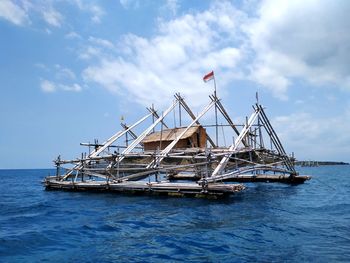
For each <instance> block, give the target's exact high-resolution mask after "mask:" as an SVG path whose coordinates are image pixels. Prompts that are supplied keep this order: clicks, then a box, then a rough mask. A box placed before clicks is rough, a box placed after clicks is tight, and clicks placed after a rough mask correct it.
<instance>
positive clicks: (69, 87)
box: [40, 79, 82, 93]
mask: <svg viewBox="0 0 350 263" xmlns="http://www.w3.org/2000/svg"><path fill="white" fill-rule="evenodd" d="M40 88H41V90H42V91H43V92H45V93H53V92H56V91H60V90H63V91H72V92H80V91H82V87H81V86H80V85H79V84H77V83H73V84H60V83H54V82H52V81H49V80H45V79H42V80H41V81H40Z"/></svg>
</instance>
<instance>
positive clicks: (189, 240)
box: [0, 166, 350, 262]
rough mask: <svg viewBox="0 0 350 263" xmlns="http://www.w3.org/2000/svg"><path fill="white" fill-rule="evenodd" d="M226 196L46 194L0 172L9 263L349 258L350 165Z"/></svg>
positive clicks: (14, 174)
mask: <svg viewBox="0 0 350 263" xmlns="http://www.w3.org/2000/svg"><path fill="white" fill-rule="evenodd" d="M299 170H300V171H301V174H308V175H312V176H313V179H312V180H311V181H308V182H306V183H305V184H302V185H298V186H290V185H285V184H278V183H256V184H246V186H247V189H246V190H245V191H243V192H242V193H240V194H237V195H235V196H233V197H230V198H229V199H226V200H219V201H218V200H205V199H196V198H174V197H156V196H132V195H121V194H113V193H74V192H60V191H45V190H44V188H43V187H42V185H41V184H40V181H41V180H42V179H43V177H44V176H46V175H47V174H48V173H49V172H51V174H53V173H54V172H53V171H50V170H0V180H1V184H0V211H1V214H0V261H1V262H135V261H136V262H174V261H193V262H196V261H197V262H248V261H253V262H255V261H259V262H281V261H283V262H302V261H308V262H340V261H344V262H346V261H347V262H349V261H350V166H323V167H309V168H300V169H299Z"/></svg>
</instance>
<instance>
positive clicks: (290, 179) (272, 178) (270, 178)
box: [168, 174, 311, 184]
mask: <svg viewBox="0 0 350 263" xmlns="http://www.w3.org/2000/svg"><path fill="white" fill-rule="evenodd" d="M168 179H169V180H172V181H175V180H193V181H197V180H199V179H200V177H199V176H196V175H191V174H174V175H170V176H168ZM310 179H311V176H307V175H296V176H290V175H286V174H281V175H271V174H258V175H237V176H232V177H230V178H228V179H223V180H222V181H223V182H239V183H249V182H252V183H254V182H265V183H285V184H303V183H304V182H305V181H307V180H310ZM218 182H221V180H218Z"/></svg>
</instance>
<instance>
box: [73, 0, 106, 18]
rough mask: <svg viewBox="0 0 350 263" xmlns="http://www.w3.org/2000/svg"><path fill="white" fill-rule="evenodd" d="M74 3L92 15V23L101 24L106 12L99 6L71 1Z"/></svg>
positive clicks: (79, 0) (78, 0) (76, 0)
mask: <svg viewBox="0 0 350 263" xmlns="http://www.w3.org/2000/svg"><path fill="white" fill-rule="evenodd" d="M70 2H72V3H74V4H75V5H76V6H77V7H78V8H79V9H80V10H83V11H86V12H89V13H90V14H91V21H92V22H94V23H100V22H101V18H102V17H103V16H104V15H105V11H104V10H103V8H102V7H100V6H99V5H97V4H90V3H86V2H85V1H81V0H74V1H70Z"/></svg>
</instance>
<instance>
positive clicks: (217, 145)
mask: <svg viewBox="0 0 350 263" xmlns="http://www.w3.org/2000/svg"><path fill="white" fill-rule="evenodd" d="M213 72H214V71H213ZM213 79H214V97H215V133H216V147H219V132H218V107H217V104H216V101H217V99H218V98H217V96H216V80H215V74H213Z"/></svg>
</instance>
